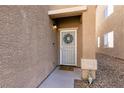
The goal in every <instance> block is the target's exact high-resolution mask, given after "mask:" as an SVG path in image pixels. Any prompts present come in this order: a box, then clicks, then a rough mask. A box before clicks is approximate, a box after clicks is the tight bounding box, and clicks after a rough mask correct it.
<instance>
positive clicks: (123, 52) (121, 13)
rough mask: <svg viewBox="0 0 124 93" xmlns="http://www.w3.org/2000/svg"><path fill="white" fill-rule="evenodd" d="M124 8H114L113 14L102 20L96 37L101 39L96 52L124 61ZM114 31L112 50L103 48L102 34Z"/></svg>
mask: <svg viewBox="0 0 124 93" xmlns="http://www.w3.org/2000/svg"><path fill="white" fill-rule="evenodd" d="M123 25H124V6H114V13H113V14H112V15H110V16H109V17H107V18H106V19H104V22H103V23H102V24H101V26H100V27H99V28H98V31H97V36H100V37H101V47H100V48H97V52H99V53H104V54H107V55H110V56H115V57H118V58H123V59H124V43H123V41H124V26H123ZM110 31H114V48H104V34H105V33H107V32H110Z"/></svg>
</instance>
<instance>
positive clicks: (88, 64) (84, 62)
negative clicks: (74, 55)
mask: <svg viewBox="0 0 124 93" xmlns="http://www.w3.org/2000/svg"><path fill="white" fill-rule="evenodd" d="M81 69H86V70H97V60H96V59H81Z"/></svg>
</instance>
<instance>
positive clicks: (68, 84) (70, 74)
mask: <svg viewBox="0 0 124 93" xmlns="http://www.w3.org/2000/svg"><path fill="white" fill-rule="evenodd" d="M74 79H81V70H80V68H74V71H65V70H59V67H57V68H56V69H55V70H54V71H53V72H52V74H51V75H50V76H49V77H48V78H47V79H46V80H45V81H44V82H43V83H42V84H41V85H40V88H74Z"/></svg>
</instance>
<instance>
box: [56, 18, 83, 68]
mask: <svg viewBox="0 0 124 93" xmlns="http://www.w3.org/2000/svg"><path fill="white" fill-rule="evenodd" d="M56 21H57V24H58V29H60V28H77V27H78V30H77V65H78V66H79V67H80V62H81V56H82V52H81V50H82V41H81V40H82V39H81V38H82V28H81V26H82V25H81V21H80V16H75V17H66V18H59V19H56ZM57 35H58V38H57V40H58V55H59V54H60V51H59V50H60V31H59V30H58V31H57ZM59 56H60V55H59ZM58 62H60V61H58Z"/></svg>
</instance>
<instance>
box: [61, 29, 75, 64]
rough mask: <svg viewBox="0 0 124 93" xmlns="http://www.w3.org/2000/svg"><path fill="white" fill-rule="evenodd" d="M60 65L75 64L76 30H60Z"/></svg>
mask: <svg viewBox="0 0 124 93" xmlns="http://www.w3.org/2000/svg"><path fill="white" fill-rule="evenodd" d="M60 65H72V66H77V30H72V29H70V30H69V29H65V30H64V29H63V30H60Z"/></svg>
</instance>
